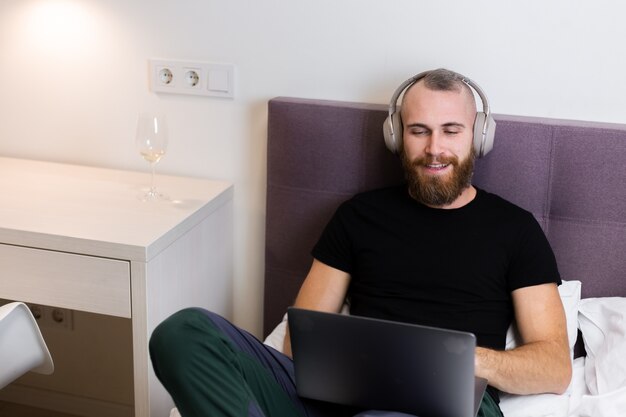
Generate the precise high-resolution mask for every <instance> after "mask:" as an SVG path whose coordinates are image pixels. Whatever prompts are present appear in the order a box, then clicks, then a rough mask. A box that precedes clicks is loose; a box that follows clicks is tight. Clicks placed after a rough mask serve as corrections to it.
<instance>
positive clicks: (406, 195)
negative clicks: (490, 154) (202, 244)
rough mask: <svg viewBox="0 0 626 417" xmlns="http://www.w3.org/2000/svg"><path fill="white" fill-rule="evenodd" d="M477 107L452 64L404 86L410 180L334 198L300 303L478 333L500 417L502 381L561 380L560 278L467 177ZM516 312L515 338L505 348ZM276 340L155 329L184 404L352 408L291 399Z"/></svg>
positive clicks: (176, 326)
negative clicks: (517, 341) (337, 201)
mask: <svg viewBox="0 0 626 417" xmlns="http://www.w3.org/2000/svg"><path fill="white" fill-rule="evenodd" d="M476 114H477V112H476V104H475V101H474V96H473V93H472V91H471V89H470V88H469V86H468V84H467V83H466V82H465V80H464V78H463V77H462V76H460V75H459V74H457V73H454V72H452V71H448V70H443V69H439V70H434V71H430V72H429V73H427V74H426V75H425V76H423V77H421V78H420V79H419V80H417V81H416V82H415V83H413V84H412V85H410V86H409V88H408V89H407V90H406V91H405V92H404V97H403V102H402V110H401V121H402V147H401V149H400V151H399V152H400V157H401V163H402V166H403V168H404V171H405V175H406V179H407V183H406V184H405V185H402V186H398V187H391V188H385V189H380V190H374V191H369V192H365V193H362V194H358V195H356V196H354V197H353V198H351V199H350V200H348V201H346V202H345V203H343V204H342V205H341V206H340V207H339V208H338V210H337V211H336V213H335V215H334V216H333V218H332V219H331V221H330V222H329V224H328V225H327V227H326V228H325V230H324V232H323V233H322V236H321V238H320V240H319V241H318V243H317V244H316V245H315V247H314V248H313V252H312V254H313V257H314V260H313V264H312V266H311V269H310V271H309V274H308V275H307V277H306V279H305V281H304V283H303V285H302V287H301V289H300V291H299V293H298V296H297V298H296V301H295V306H296V307H300V308H305V309H310V310H319V311H327V312H339V311H340V310H341V308H342V306H343V304H344V303H345V302H346V300H347V301H348V303H349V305H350V314H353V315H360V316H367V317H374V318H380V319H386V320H395V321H402V322H409V323H417V324H422V325H428V326H435V327H442V328H448V329H454V330H460V331H466V332H471V333H473V334H475V335H476V339H477V346H478V347H477V348H476V360H475V372H476V375H477V376H479V377H483V378H486V379H488V380H489V384H490V387H489V388H488V390H487V392H486V394H485V396H484V398H483V401H482V404H481V409H480V411H479V416H494V417H495V416H500V417H501V416H502V414H501V411H500V409H499V406H498V392H499V391H506V392H510V393H517V394H529V393H543V392H553V393H562V392H564V391H565V389H566V388H567V386H568V384H569V380H570V377H571V364H570V358H569V349H568V343H567V332H566V326H565V314H564V312H563V306H562V304H561V300H560V297H559V294H558V289H557V285H559V284H560V283H561V280H560V277H559V273H558V270H557V267H556V261H555V258H554V254H553V253H552V250H551V248H550V246H549V244H548V242H547V239H546V238H545V236H544V234H543V232H542V230H541V228H540V226H539V224H538V223H537V222H536V220H535V219H534V218H533V216H532V214H531V213H529V212H527V211H525V210H523V209H521V208H519V207H517V206H515V205H513V204H512V203H510V202H507V201H505V200H503V199H502V198H500V197H498V196H496V195H494V194H490V193H488V192H487V191H484V190H481V189H478V188H476V187H475V186H473V185H472V183H471V178H472V172H473V167H474V159H475V150H474V146H473V136H474V122H475V119H476ZM513 319H514V320H515V321H516V324H517V327H518V330H519V333H520V336H521V340H522V341H523V343H522V344H521V346H519V347H517V348H516V349H513V350H509V351H505V350H504V346H505V338H506V331H507V328H508V326H509V324H510V323H511V321H512V320H513ZM189 329H193V330H189ZM390 343H393V341H390ZM224 346H228V348H227V349H226V348H225V347H224ZM284 352H285V353H286V356H285V355H282V354H280V353H278V352H275V351H269V350H267V349H264V348H263V347H262V345H261V343H260V342H258V341H256V339H254V338H252V337H251V336H249V335H247V334H245V333H244V332H241V331H240V330H238V329H236V328H234V326H232V325H231V324H230V323H228V322H226V321H225V320H223V319H221V318H219V317H217V316H215V315H214V314H212V313H209V312H205V311H200V310H185V311H183V312H180V313H177V314H176V315H174V316H172V317H171V318H170V319H168V320H166V321H165V322H164V323H162V324H161V325H160V326H159V328H157V330H155V333H154V334H153V337H152V340H151V354H152V359H153V364H154V368H155V371H156V373H157V376H158V377H159V378H160V379H161V381H162V382H163V384H164V385H165V387H166V388H167V389H168V390H169V391H170V393H171V394H172V396H173V398H174V400H175V402H176V404H177V406H178V407H179V409H180V410H181V413H182V415H183V417H187V416H195V415H197V416H200V415H210V416H226V415H228V416H268V417H269V416H282V415H284V416H317V417H323V416H351V415H352V414H351V413H350V412H349V411H348V410H346V409H344V408H342V407H340V406H337V407H335V408H333V407H332V406H330V405H328V404H327V405H324V407H320V404H317V403H315V402H312V401H309V400H306V399H301V398H298V397H297V395H296V394H295V392H296V391H295V386H294V382H293V378H292V371H293V370H292V367H291V361H290V359H289V356H290V354H291V349H290V341H289V337H288V336H287V337H286V338H285V346H284ZM194 358H195V359H194ZM199 367H200V370H199ZM278 369H280V371H279V370H278ZM251 376H253V377H251ZM251 381H252V382H251ZM450 400H451V401H454V398H451V399H450ZM377 415H383V414H380V413H379V414H377ZM385 415H387V414H385ZM388 415H393V413H388Z"/></svg>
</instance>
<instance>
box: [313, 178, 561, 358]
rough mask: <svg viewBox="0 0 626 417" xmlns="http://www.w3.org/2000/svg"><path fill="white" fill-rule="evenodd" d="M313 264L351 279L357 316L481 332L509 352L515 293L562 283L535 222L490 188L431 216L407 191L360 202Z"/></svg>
mask: <svg viewBox="0 0 626 417" xmlns="http://www.w3.org/2000/svg"><path fill="white" fill-rule="evenodd" d="M313 256H314V257H315V258H316V259H317V260H319V261H321V262H323V263H325V264H327V265H329V266H332V267H334V268H337V269H340V270H342V271H345V272H348V273H350V275H351V281H350V286H349V289H348V299H349V302H350V313H351V314H354V315H360V316H368V317H376V318H382V319H388V320H396V321H403V322H409V323H417V324H423V325H428V326H436V327H443V328H449V329H455V330H461V331H468V332H471V333H474V334H475V335H476V338H477V344H478V345H479V346H484V347H490V348H493V349H504V346H505V339H506V331H507V328H508V326H509V325H510V323H511V320H512V318H513V306H512V303H511V292H512V291H513V290H515V289H517V288H522V287H527V286H532V285H537V284H543V283H548V282H555V283H557V284H560V283H561V280H560V277H559V273H558V269H557V266H556V260H555V257H554V254H553V252H552V249H551V248H550V245H549V243H548V241H547V239H546V237H545V235H544V233H543V231H542V230H541V227H540V226H539V224H538V223H537V221H536V220H535V218H534V217H533V215H532V214H531V213H530V212H528V211H526V210H523V209H521V208H520V207H517V206H515V205H514V204H512V203H509V202H507V201H506V200H504V199H502V198H500V197H498V196H496V195H494V194H490V193H487V192H485V191H483V190H478V193H477V195H476V198H474V200H472V201H471V202H470V203H469V204H467V205H465V206H463V207H461V208H458V209H450V210H442V209H433V208H429V207H427V206H424V205H422V204H420V203H418V202H416V201H415V200H413V199H412V198H411V197H410V196H409V195H408V192H407V188H406V186H403V187H393V188H385V189H380V190H375V191H370V192H366V193H362V194H358V195H356V196H355V197H353V198H352V199H350V200H348V201H347V202H345V203H343V204H342V205H341V206H340V207H339V208H338V209H337V211H336V213H335V215H334V217H333V218H332V219H331V221H330V222H329V224H328V225H327V226H326V228H325V230H324V232H323V234H322V236H321V238H320V240H319V241H318V243H317V244H316V245H315V247H314V249H313Z"/></svg>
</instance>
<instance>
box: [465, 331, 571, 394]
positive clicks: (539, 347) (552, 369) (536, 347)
mask: <svg viewBox="0 0 626 417" xmlns="http://www.w3.org/2000/svg"><path fill="white" fill-rule="evenodd" d="M476 375H477V376H480V377H483V378H487V379H488V380H489V384H490V385H492V386H494V387H496V388H498V389H499V390H501V391H504V392H509V393H512V394H539V393H555V394H562V393H563V392H564V391H565V390H566V389H567V387H568V385H569V382H570V380H571V376H572V366H571V361H570V358H569V351H568V350H567V349H565V350H564V348H563V346H562V344H558V343H552V342H535V343H529V344H526V345H523V346H520V347H518V348H516V349H512V350H507V351H496V350H491V349H486V348H480V347H478V348H476Z"/></svg>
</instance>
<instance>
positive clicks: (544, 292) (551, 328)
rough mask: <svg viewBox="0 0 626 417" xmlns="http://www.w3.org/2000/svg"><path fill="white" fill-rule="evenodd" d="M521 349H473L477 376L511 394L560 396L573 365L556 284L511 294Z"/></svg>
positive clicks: (567, 381)
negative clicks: (474, 350)
mask: <svg viewBox="0 0 626 417" xmlns="http://www.w3.org/2000/svg"><path fill="white" fill-rule="evenodd" d="M512 297H513V306H514V309H515V320H516V322H517V327H518V330H519V333H520V336H521V338H522V344H521V346H519V347H517V348H515V349H512V350H508V351H495V350H491V349H486V348H477V349H476V375H478V376H481V377H484V378H487V379H488V380H489V384H490V385H492V386H494V387H496V388H498V389H500V390H501V391H505V392H509V393H513V394H536V393H545V392H551V393H556V394H562V393H563V392H564V391H565V390H566V389H567V386H568V385H569V382H570V379H571V376H572V366H571V362H570V356H569V345H568V339H567V326H566V319H565V312H564V310H563V304H562V303H561V298H560V297H559V291H558V288H557V286H556V284H543V285H536V286H531V287H525V288H520V289H517V290H515V291H513V293H512Z"/></svg>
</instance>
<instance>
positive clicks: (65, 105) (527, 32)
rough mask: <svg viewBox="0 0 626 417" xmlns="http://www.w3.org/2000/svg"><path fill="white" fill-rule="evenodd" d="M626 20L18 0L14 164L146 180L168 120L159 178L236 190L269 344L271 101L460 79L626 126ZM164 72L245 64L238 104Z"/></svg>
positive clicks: (242, 321) (240, 257)
mask: <svg viewBox="0 0 626 417" xmlns="http://www.w3.org/2000/svg"><path fill="white" fill-rule="evenodd" d="M625 13H626V6H625V5H623V4H621V3H618V2H612V1H607V0H595V1H593V2H592V1H589V0H586V1H585V0H553V1H545V0H530V1H523V2H522V1H498V2H496V1H489V0H475V1H467V0H447V1H440V0H430V1H418V0H341V1H338V0H222V1H218V0H180V1H171V0H167V1H165V0H130V1H126V0H80V1H78V0H76V1H70V0H2V1H1V2H0V154H2V155H6V156H17V157H27V158H36V159H50V160H55V161H62V162H75V163H82V164H93V165H100V166H106V167H114V168H127V169H134V170H144V169H146V166H145V165H144V164H145V163H144V162H143V161H142V160H141V159H140V158H139V156H138V155H136V154H135V151H134V150H133V146H132V140H133V133H134V121H135V115H136V113H137V112H138V111H139V110H145V109H147V108H152V107H159V108H160V109H161V110H163V111H166V112H167V114H168V115H169V119H170V120H169V121H170V128H171V130H172V135H171V136H172V138H171V141H170V149H169V153H168V155H166V157H165V158H164V160H163V161H162V163H161V165H160V166H159V167H158V170H159V171H160V172H167V173H172V174H184V175H193V176H201V177H215V178H225V179H228V180H231V181H233V182H234V183H235V187H236V199H235V211H236V213H235V220H236V231H235V233H236V235H235V238H236V246H237V247H236V268H235V272H236V277H235V290H236V297H235V309H236V314H235V321H236V322H237V323H238V324H239V325H242V326H243V327H245V328H248V329H250V330H252V331H253V332H255V333H257V334H258V333H260V329H261V304H262V298H261V297H262V291H263V286H262V275H263V238H264V211H265V200H264V193H265V188H264V183H265V142H266V102H267V100H268V99H269V98H271V97H273V96H278V95H289V96H298V97H312V98H324V99H338V100H349V101H367V102H376V103H386V102H387V101H388V98H389V96H390V95H391V93H392V92H393V90H394V88H395V87H396V85H397V84H399V83H400V82H401V81H403V80H404V79H405V78H408V77H409V76H411V75H413V74H415V73H417V72H419V71H422V70H424V69H430V68H433V67H440V66H445V67H448V68H451V69H454V70H457V71H459V72H462V73H465V74H466V75H468V76H470V77H471V78H473V79H474V80H476V81H477V82H478V83H479V84H480V85H481V86H482V87H483V89H484V90H485V91H486V92H487V94H488V96H489V98H490V100H491V105H492V108H493V110H494V112H496V113H508V114H521V115H535V116H544V117H560V118H570V119H586V120H596V121H609V122H620V123H626V103H625V97H626V75H625V74H624V71H623V69H624V68H626V54H624V53H623V42H624V41H623V40H624V39H626V25H623V24H622V22H621V20H622V16H624V14H625ZM148 58H170V59H185V60H201V61H214V62H228V63H234V64H236V66H237V70H238V79H237V85H236V98H235V99H234V100H222V99H210V98H199V97H185V96H173V95H169V96H168V95H160V96H159V95H155V94H153V93H151V92H150V91H149V90H148V71H147V60H148ZM16 181H19V179H16ZM1 198H2V196H0V199H1Z"/></svg>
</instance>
